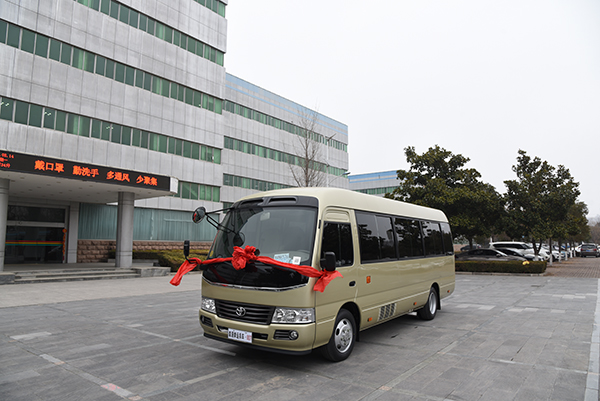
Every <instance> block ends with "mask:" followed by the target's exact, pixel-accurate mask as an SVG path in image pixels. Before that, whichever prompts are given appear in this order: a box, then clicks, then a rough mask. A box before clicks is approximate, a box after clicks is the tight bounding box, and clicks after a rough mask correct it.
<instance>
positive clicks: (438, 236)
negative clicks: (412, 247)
mask: <svg viewBox="0 0 600 401" xmlns="http://www.w3.org/2000/svg"><path fill="white" fill-rule="evenodd" d="M422 224H423V225H422V227H423V239H424V242H425V255H426V256H430V255H443V254H444V245H443V243H442V232H441V231H440V225H439V223H434V222H431V221H424V222H423V223H422Z"/></svg>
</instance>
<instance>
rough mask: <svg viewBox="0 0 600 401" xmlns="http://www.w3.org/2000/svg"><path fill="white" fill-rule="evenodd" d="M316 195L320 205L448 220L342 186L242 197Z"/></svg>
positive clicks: (434, 212)
mask: <svg viewBox="0 0 600 401" xmlns="http://www.w3.org/2000/svg"><path fill="white" fill-rule="evenodd" d="M293 195H296V196H313V197H315V198H317V199H318V200H319V207H321V208H322V207H325V206H338V207H344V208H348V209H355V210H364V211H371V212H377V213H383V214H389V215H394V216H401V217H413V218H419V219H424V220H433V221H440V222H447V221H448V219H447V218H446V215H445V214H444V212H442V211H441V210H438V209H432V208H429V207H425V206H419V205H414V204H412V203H406V202H401V201H397V200H392V199H387V198H381V197H378V196H374V195H368V194H363V193H360V192H356V191H350V190H347V189H341V188H324V187H309V188H286V189H276V190H273V191H265V192H259V193H255V194H252V195H248V196H245V197H243V198H241V199H239V200H247V199H256V198H265V197H271V196H293Z"/></svg>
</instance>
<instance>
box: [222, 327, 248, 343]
mask: <svg viewBox="0 0 600 401" xmlns="http://www.w3.org/2000/svg"><path fill="white" fill-rule="evenodd" d="M227 337H228V338H229V339H230V340H235V341H241V342H243V343H252V332H250V331H242V330H235V329H228V331H227Z"/></svg>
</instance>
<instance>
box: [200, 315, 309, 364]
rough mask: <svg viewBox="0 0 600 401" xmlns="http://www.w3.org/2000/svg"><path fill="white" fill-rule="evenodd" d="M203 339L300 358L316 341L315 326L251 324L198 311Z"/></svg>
mask: <svg viewBox="0 0 600 401" xmlns="http://www.w3.org/2000/svg"><path fill="white" fill-rule="evenodd" d="M199 317H200V324H201V325H202V329H204V336H205V337H207V338H212V339H214V340H219V341H224V342H227V343H230V344H235V345H241V346H246V347H251V348H259V349H263V350H265V351H271V352H278V353H284V354H295V355H302V354H308V353H310V352H311V350H312V348H313V344H314V338H315V323H308V324H269V325H261V324H252V323H246V322H239V321H235V320H229V319H222V318H220V317H218V316H217V315H214V314H212V313H208V312H206V311H203V310H200V312H199Z"/></svg>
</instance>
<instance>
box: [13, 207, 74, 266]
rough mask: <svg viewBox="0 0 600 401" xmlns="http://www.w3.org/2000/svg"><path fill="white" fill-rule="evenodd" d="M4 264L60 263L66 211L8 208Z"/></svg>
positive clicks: (64, 241) (62, 259)
mask: <svg viewBox="0 0 600 401" xmlns="http://www.w3.org/2000/svg"><path fill="white" fill-rule="evenodd" d="M7 217H8V219H7V220H8V221H7V223H6V225H7V227H6V247H5V259H4V260H5V263H6V264H18V263H62V262H63V261H64V256H65V244H66V230H65V219H66V209H65V208H48V207H33V206H17V205H9V206H8V216H7Z"/></svg>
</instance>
